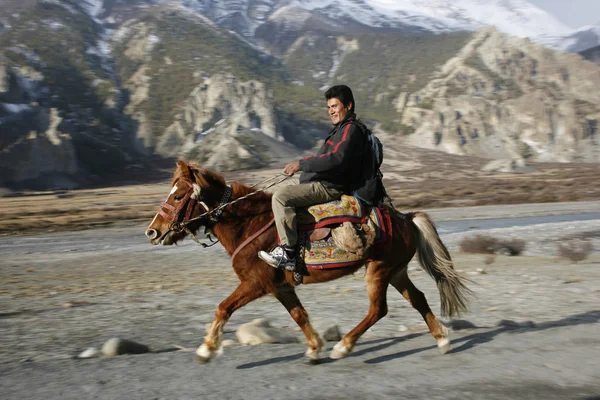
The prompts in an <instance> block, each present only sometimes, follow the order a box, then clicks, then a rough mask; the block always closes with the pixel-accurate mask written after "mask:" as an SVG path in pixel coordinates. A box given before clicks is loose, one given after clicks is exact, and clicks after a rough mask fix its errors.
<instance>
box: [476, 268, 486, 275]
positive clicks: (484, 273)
mask: <svg viewBox="0 0 600 400" xmlns="http://www.w3.org/2000/svg"><path fill="white" fill-rule="evenodd" d="M476 271H477V272H478V273H479V274H481V275H486V274H487V271H486V270H485V269H483V268H477V269H476Z"/></svg>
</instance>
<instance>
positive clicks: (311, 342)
mask: <svg viewBox="0 0 600 400" xmlns="http://www.w3.org/2000/svg"><path fill="white" fill-rule="evenodd" d="M275 297H276V298H277V299H278V300H279V301H280V302H281V304H283V306H284V307H285V308H286V309H287V310H288V312H289V313H290V315H291V316H292V318H293V319H294V321H296V323H297V324H298V326H299V327H300V328H301V329H302V332H304V336H306V341H307V343H308V349H307V350H306V353H305V356H306V357H307V358H308V359H309V360H310V361H313V362H316V361H317V360H318V359H319V351H321V348H322V347H323V341H322V340H321V338H320V337H319V334H318V333H317V332H316V331H315V330H314V329H313V327H312V325H311V324H310V321H309V320H308V313H307V312H306V309H305V308H304V306H302V303H300V299H299V298H298V295H296V291H295V290H294V289H293V288H290V287H285V288H281V289H279V290H278V291H277V292H275Z"/></svg>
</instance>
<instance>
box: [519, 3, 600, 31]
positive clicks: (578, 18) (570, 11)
mask: <svg viewBox="0 0 600 400" xmlns="http://www.w3.org/2000/svg"><path fill="white" fill-rule="evenodd" d="M529 2H530V3H532V4H535V5H536V6H538V7H539V8H541V9H543V10H546V11H548V12H550V13H551V14H553V15H554V16H555V17H556V19H558V20H559V21H560V22H562V23H563V24H565V25H567V26H569V27H571V28H579V27H581V26H583V25H596V24H600V0H529Z"/></svg>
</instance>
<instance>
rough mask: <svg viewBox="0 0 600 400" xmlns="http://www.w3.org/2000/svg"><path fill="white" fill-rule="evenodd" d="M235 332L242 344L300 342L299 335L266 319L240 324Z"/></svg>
mask: <svg viewBox="0 0 600 400" xmlns="http://www.w3.org/2000/svg"><path fill="white" fill-rule="evenodd" d="M235 334H236V336H237V339H238V341H239V342H240V343H241V344H248V345H256V344H263V343H298V342H299V340H298V338H297V337H295V336H292V335H289V334H287V333H286V332H284V331H283V330H281V329H278V328H274V327H272V326H271V325H270V324H269V322H268V321H267V320H265V319H255V320H254V321H252V322H249V323H247V324H243V325H240V327H239V328H238V330H237V331H236V333H235Z"/></svg>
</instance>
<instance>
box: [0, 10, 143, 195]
mask: <svg viewBox="0 0 600 400" xmlns="http://www.w3.org/2000/svg"><path fill="white" fill-rule="evenodd" d="M8 5H9V6H10V5H13V6H14V7H15V8H14V9H13V11H16V12H13V13H8V12H7V10H6V9H4V10H3V13H2V14H1V17H2V19H3V21H4V22H3V25H4V26H5V30H4V32H3V33H2V34H1V35H0V50H1V54H0V130H1V133H2V135H1V136H0V148H1V151H2V157H1V159H0V167H1V168H2V170H3V171H4V173H3V174H2V178H1V179H0V183H4V182H6V181H13V182H17V183H18V182H21V183H25V182H30V183H31V182H35V185H36V186H38V187H55V186H57V185H58V186H61V187H65V186H66V187H75V186H78V185H80V184H90V183H92V182H93V181H94V179H95V177H98V176H100V175H102V176H104V177H108V176H111V174H112V175H113V176H114V175H119V174H121V173H122V171H123V169H124V168H125V167H126V166H127V165H130V164H132V163H134V160H135V159H136V156H135V151H134V150H133V147H134V143H133V142H134V140H135V139H134V135H133V134H132V132H133V131H134V129H135V127H134V126H133V124H130V123H129V121H128V120H127V118H124V117H123V115H122V114H121V113H120V107H122V99H120V97H119V95H118V94H119V92H118V79H116V77H115V76H114V71H113V70H112V66H111V63H110V62H107V60H106V58H104V57H102V56H101V54H100V52H99V51H98V46H99V44H100V43H101V42H102V35H101V34H102V30H101V28H100V27H99V26H98V24H96V23H95V22H94V21H93V20H92V19H91V18H90V17H89V16H88V15H87V13H85V12H84V10H83V9H81V8H80V7H79V6H78V4H77V3H69V2H64V3H61V2H48V1H42V2H28V1H24V2H14V3H11V2H8Z"/></svg>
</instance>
